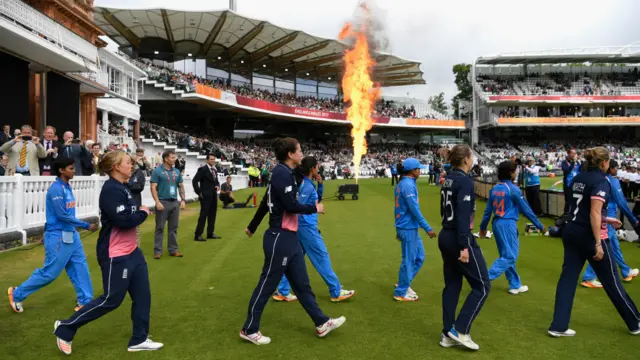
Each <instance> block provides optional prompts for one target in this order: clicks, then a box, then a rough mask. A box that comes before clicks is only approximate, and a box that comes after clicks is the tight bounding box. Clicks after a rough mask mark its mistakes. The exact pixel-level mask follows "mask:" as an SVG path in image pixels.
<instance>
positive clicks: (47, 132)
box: [38, 126, 58, 176]
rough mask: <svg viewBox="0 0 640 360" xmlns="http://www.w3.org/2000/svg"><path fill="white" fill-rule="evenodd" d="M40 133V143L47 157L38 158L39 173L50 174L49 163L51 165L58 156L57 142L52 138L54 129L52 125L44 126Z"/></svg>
mask: <svg viewBox="0 0 640 360" xmlns="http://www.w3.org/2000/svg"><path fill="white" fill-rule="evenodd" d="M42 135H43V136H42V140H41V141H40V143H41V144H42V146H43V147H44V150H45V151H46V152H47V157H45V158H44V159H39V160H38V163H39V165H40V175H43V176H49V175H52V174H51V165H53V162H54V160H55V159H56V157H57V156H58V154H57V153H58V144H57V142H56V141H55V140H53V138H54V137H55V136H56V129H55V128H54V127H53V126H47V127H45V128H44V133H43V134H42Z"/></svg>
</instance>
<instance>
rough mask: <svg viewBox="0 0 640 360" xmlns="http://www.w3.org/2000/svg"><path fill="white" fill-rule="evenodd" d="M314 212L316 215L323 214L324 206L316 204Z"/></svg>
mask: <svg viewBox="0 0 640 360" xmlns="http://www.w3.org/2000/svg"><path fill="white" fill-rule="evenodd" d="M316 210H317V211H318V214H324V204H316Z"/></svg>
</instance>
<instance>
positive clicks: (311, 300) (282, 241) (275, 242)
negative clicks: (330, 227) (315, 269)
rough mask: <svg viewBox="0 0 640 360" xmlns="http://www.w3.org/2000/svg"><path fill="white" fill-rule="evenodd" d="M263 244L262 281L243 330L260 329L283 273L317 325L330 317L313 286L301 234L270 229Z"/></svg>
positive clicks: (249, 332) (248, 332)
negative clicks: (266, 309)
mask: <svg viewBox="0 0 640 360" xmlns="http://www.w3.org/2000/svg"><path fill="white" fill-rule="evenodd" d="M262 246H263V248H264V265H263V267H262V274H260V280H259V281H258V285H257V286H256V288H255V290H253V295H251V300H250V301H249V311H248V314H247V321H246V322H245V323H244V326H243V327H242V331H243V332H244V333H245V334H249V335H250V334H254V333H256V332H258V331H259V330H260V318H261V317H262V312H263V311H264V307H265V306H266V305H267V302H268V301H269V298H270V297H271V295H272V294H273V293H274V292H275V290H276V288H277V287H278V283H280V279H282V275H286V276H287V279H289V282H290V283H291V288H292V289H293V292H294V293H295V294H296V296H297V297H298V301H300V304H301V305H302V307H303V308H304V310H305V311H306V312H307V314H309V316H310V317H311V319H312V320H313V322H314V324H315V325H316V327H317V326H320V325H322V324H324V323H326V322H327V321H329V317H328V316H326V315H325V314H324V313H323V312H322V310H320V308H319V307H318V303H317V302H316V296H315V295H314V294H313V291H312V290H311V285H310V284H309V274H308V273H307V265H306V264H305V261H304V253H303V252H302V246H301V245H300V241H298V235H297V234H296V233H295V232H291V231H286V230H282V229H267V231H265V233H264V238H263V242H262Z"/></svg>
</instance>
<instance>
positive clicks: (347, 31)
mask: <svg viewBox="0 0 640 360" xmlns="http://www.w3.org/2000/svg"><path fill="white" fill-rule="evenodd" d="M348 36H353V37H354V38H355V43H354V45H353V48H352V49H350V50H347V51H346V52H345V54H344V62H345V71H344V76H343V77H342V92H343V94H344V102H345V103H347V102H349V101H350V102H351V104H350V106H349V107H348V108H347V119H349V121H351V124H352V126H353V128H352V129H351V137H352V138H353V164H354V166H355V176H356V182H357V181H358V177H359V176H360V161H361V160H362V156H363V155H365V154H366V153H367V141H366V139H365V135H366V133H367V131H369V130H371V127H372V126H373V118H372V117H371V114H372V113H373V110H374V107H375V103H376V100H377V99H378V98H379V97H380V87H379V86H378V85H377V84H374V83H373V81H372V80H371V73H372V71H373V67H374V66H375V64H376V63H375V61H374V60H373V59H372V58H371V56H370V54H369V43H368V41H367V35H366V33H365V32H364V27H363V28H362V29H354V28H353V26H351V24H349V23H347V24H346V25H345V26H344V28H343V29H342V31H341V32H340V35H339V39H340V40H343V39H344V38H346V37H348Z"/></svg>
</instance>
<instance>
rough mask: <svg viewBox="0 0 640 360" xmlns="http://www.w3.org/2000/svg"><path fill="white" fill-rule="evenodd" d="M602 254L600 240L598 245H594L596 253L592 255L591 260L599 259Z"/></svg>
mask: <svg viewBox="0 0 640 360" xmlns="http://www.w3.org/2000/svg"><path fill="white" fill-rule="evenodd" d="M603 256H604V250H602V242H600V245H599V246H596V254H595V255H594V256H593V260H595V261H600V260H602V257H603Z"/></svg>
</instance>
